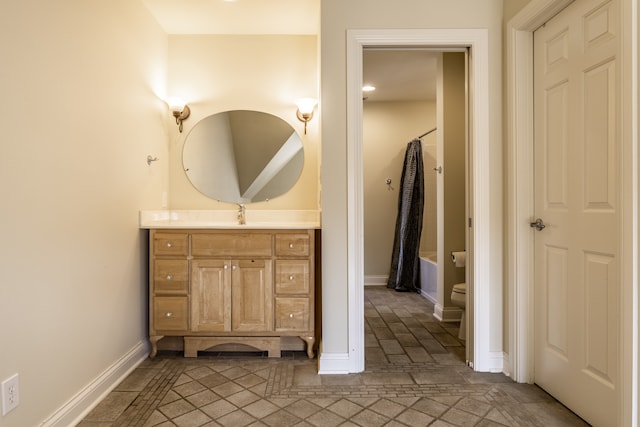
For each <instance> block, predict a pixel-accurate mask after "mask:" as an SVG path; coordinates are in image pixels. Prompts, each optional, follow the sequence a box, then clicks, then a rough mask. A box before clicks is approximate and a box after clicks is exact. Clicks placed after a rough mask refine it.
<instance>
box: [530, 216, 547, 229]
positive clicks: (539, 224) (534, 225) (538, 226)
mask: <svg viewBox="0 0 640 427" xmlns="http://www.w3.org/2000/svg"><path fill="white" fill-rule="evenodd" d="M529 226H531V228H535V229H536V230H538V231H542V229H543V228H545V227H546V225H544V221H542V219H541V218H538V219H536V220H535V222H532V223H531V224H529Z"/></svg>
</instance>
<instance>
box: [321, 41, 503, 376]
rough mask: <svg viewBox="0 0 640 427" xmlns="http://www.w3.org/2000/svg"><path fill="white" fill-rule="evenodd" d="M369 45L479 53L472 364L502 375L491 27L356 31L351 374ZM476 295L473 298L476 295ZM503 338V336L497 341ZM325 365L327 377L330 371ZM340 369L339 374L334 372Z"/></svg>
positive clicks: (473, 131)
mask: <svg viewBox="0 0 640 427" xmlns="http://www.w3.org/2000/svg"><path fill="white" fill-rule="evenodd" d="M367 46H371V47H374V46H378V47H380V46H384V47H394V46H397V47H413V46H419V47H429V48H439V49H446V48H448V47H449V48H450V47H455V48H469V49H470V51H471V60H470V64H469V68H470V74H471V75H470V87H469V97H470V105H469V113H470V130H469V138H470V148H469V150H470V153H471V159H470V161H471V164H470V165H469V170H470V171H472V174H473V175H472V176H471V177H470V182H471V183H472V185H471V186H470V188H469V191H470V192H471V193H472V194H473V196H471V197H472V200H475V201H476V203H475V204H474V205H473V206H470V216H471V217H472V219H473V224H474V226H473V228H472V229H471V230H470V234H472V236H471V237H470V238H469V240H470V241H471V242H473V246H472V247H467V249H468V250H469V252H470V253H472V254H473V265H474V269H473V273H471V274H472V275H473V276H472V277H471V278H470V280H471V281H473V283H474V286H475V289H473V290H472V291H471V292H469V290H468V291H467V293H468V295H467V298H468V299H469V298H470V299H471V301H470V303H469V304H468V306H469V305H472V306H473V307H476V308H477V309H476V310H475V311H474V310H472V313H473V314H470V315H472V316H473V319H470V324H473V331H470V336H471V337H474V338H475V340H474V343H471V345H472V346H473V354H471V355H470V359H471V361H472V363H473V367H474V369H475V370H478V371H491V372H501V371H502V369H503V355H502V352H501V351H495V350H493V351H492V349H491V348H490V342H491V336H492V334H493V335H494V336H499V335H500V334H501V332H502V323H501V322H500V321H498V320H496V319H495V316H494V318H493V319H492V316H491V312H490V307H492V302H491V301H492V300H494V303H493V307H495V301H500V300H501V298H500V296H501V289H502V288H501V284H500V283H495V282H496V281H495V280H492V277H499V274H496V272H493V271H492V270H491V266H492V265H501V263H500V262H498V261H496V260H495V257H497V256H499V255H500V254H497V253H495V251H491V244H490V224H491V215H490V211H491V209H490V205H489V197H488V195H489V194H491V191H490V179H489V176H490V173H491V170H490V168H488V167H487V165H489V164H490V161H489V160H490V144H489V93H488V90H489V67H488V60H489V52H488V32H487V30H486V29H464V30H460V29H429V30H349V31H348V32H347V132H348V135H347V141H348V148H347V158H348V164H347V170H348V193H347V194H348V214H347V216H348V219H347V223H348V236H347V241H348V266H349V272H348V298H349V355H348V366H346V367H345V368H346V369H345V371H346V372H361V371H363V370H364V287H363V283H364V268H363V264H364V263H363V255H364V244H363V239H364V237H363V230H362V228H363V225H362V219H363V214H362V203H363V190H362V151H363V147H362V92H361V88H362V50H363V48H365V47H367ZM469 294H470V295H469ZM496 334H497V335H496ZM322 363H323V361H322V359H321V360H320V372H323V367H322ZM334 371H335V370H334Z"/></svg>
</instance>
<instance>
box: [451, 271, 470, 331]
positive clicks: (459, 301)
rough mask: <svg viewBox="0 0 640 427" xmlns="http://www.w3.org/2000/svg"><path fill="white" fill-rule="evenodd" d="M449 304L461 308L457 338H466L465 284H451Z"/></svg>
mask: <svg viewBox="0 0 640 427" xmlns="http://www.w3.org/2000/svg"><path fill="white" fill-rule="evenodd" d="M451 304H453V305H455V306H456V307H460V308H461V309H462V317H461V318H460V332H458V338H460V339H461V340H464V339H466V338H467V327H466V319H465V308H466V305H467V284H466V283H458V284H457V285H453V291H452V292H451Z"/></svg>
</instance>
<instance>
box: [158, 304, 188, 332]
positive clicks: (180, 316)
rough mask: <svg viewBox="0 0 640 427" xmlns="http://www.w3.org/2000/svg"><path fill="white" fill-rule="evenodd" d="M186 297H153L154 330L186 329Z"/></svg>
mask: <svg viewBox="0 0 640 427" xmlns="http://www.w3.org/2000/svg"><path fill="white" fill-rule="evenodd" d="M188 305H189V304H188V302H187V297H154V298H153V325H154V328H155V330H156V331H186V330H187V329H188V326H189V325H188V318H189V317H188Z"/></svg>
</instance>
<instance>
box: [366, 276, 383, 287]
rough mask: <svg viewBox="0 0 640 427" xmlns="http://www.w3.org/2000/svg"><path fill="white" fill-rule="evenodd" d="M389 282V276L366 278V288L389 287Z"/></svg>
mask: <svg viewBox="0 0 640 427" xmlns="http://www.w3.org/2000/svg"><path fill="white" fill-rule="evenodd" d="M388 281H389V276H374V275H369V276H364V285H365V286H387V282H388Z"/></svg>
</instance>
